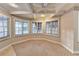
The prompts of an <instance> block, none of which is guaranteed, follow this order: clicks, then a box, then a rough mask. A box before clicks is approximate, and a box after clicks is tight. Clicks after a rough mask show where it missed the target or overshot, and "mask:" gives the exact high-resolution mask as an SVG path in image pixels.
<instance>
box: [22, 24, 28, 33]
mask: <svg viewBox="0 0 79 59" xmlns="http://www.w3.org/2000/svg"><path fill="white" fill-rule="evenodd" d="M25 33H29V27H28V23H23V34H25Z"/></svg>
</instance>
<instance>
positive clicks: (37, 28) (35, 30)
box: [32, 22, 42, 33]
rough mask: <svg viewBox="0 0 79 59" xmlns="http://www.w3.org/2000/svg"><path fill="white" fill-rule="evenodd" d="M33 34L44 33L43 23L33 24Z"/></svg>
mask: <svg viewBox="0 0 79 59" xmlns="http://www.w3.org/2000/svg"><path fill="white" fill-rule="evenodd" d="M32 33H42V22H32Z"/></svg>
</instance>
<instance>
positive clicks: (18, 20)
mask: <svg viewBox="0 0 79 59" xmlns="http://www.w3.org/2000/svg"><path fill="white" fill-rule="evenodd" d="M16 22H21V23H22V34H16ZM24 23H28V33H23V24H24ZM27 34H29V21H27V20H20V19H16V20H15V36H23V35H27Z"/></svg>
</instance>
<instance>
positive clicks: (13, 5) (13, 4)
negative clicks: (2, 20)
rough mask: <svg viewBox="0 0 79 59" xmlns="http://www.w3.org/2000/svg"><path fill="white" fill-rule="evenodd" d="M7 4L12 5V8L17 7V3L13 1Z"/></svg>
mask: <svg viewBox="0 0 79 59" xmlns="http://www.w3.org/2000/svg"><path fill="white" fill-rule="evenodd" d="M9 5H10V6H11V7H14V8H17V7H18V5H16V4H15V3H9Z"/></svg>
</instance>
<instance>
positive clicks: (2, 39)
mask: <svg viewBox="0 0 79 59" xmlns="http://www.w3.org/2000/svg"><path fill="white" fill-rule="evenodd" d="M7 39H10V36H9V35H8V36H5V37H1V38H0V42H1V41H5V40H7Z"/></svg>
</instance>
